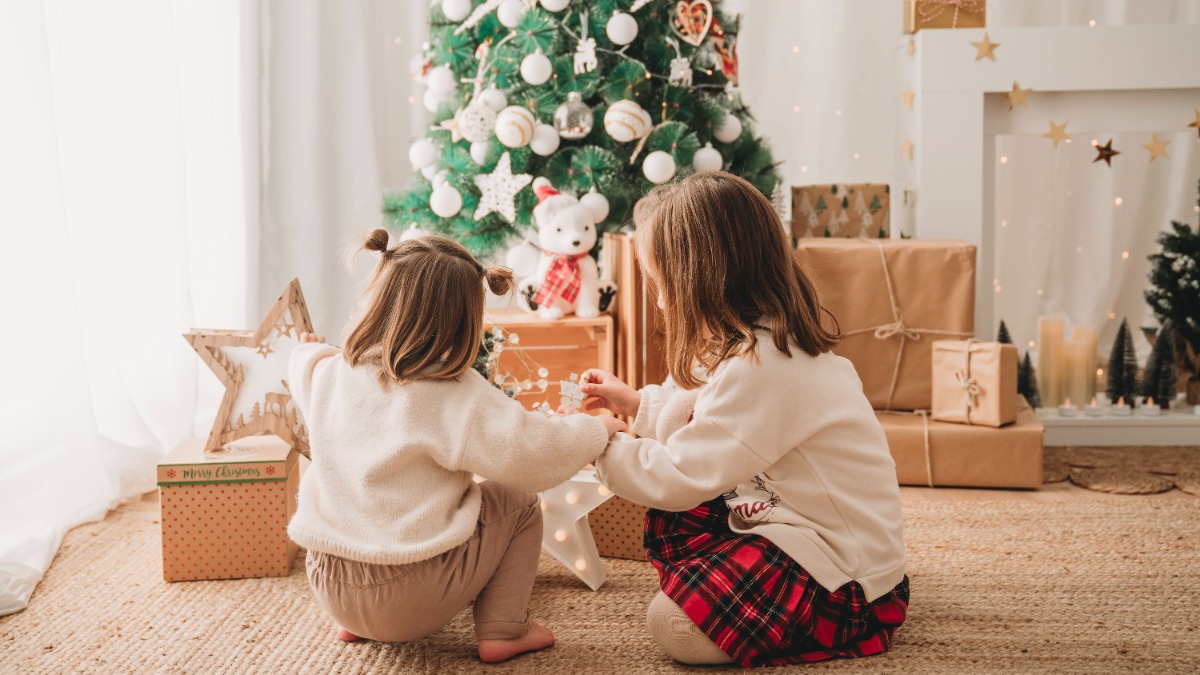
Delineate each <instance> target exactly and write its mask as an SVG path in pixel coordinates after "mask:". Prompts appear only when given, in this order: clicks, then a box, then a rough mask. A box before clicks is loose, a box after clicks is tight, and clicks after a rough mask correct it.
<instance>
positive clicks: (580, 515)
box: [541, 471, 613, 591]
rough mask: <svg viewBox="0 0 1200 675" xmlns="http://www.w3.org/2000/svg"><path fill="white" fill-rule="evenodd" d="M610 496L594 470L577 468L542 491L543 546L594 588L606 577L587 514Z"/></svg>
mask: <svg viewBox="0 0 1200 675" xmlns="http://www.w3.org/2000/svg"><path fill="white" fill-rule="evenodd" d="M612 496H613V494H612V492H610V491H609V490H608V488H606V487H604V485H602V484H601V483H600V481H599V480H598V479H597V478H596V472H595V471H580V472H579V473H577V474H575V477H574V478H571V479H569V480H568V481H567V482H565V483H563V484H562V485H559V486H558V487H553V488H550V489H549V490H546V491H545V492H543V493H541V499H542V522H543V525H542V548H543V549H545V550H546V552H547V553H549V554H550V555H552V556H554V558H555V559H556V560H558V561H559V562H560V563H562V564H563V565H565V566H566V567H567V569H569V570H571V571H572V572H574V573H575V576H577V577H579V578H580V579H581V580H582V581H583V583H585V584H587V585H588V588H590V589H592V590H593V591H594V590H597V589H598V588H600V587H601V586H603V585H604V581H605V579H606V577H605V576H604V565H603V564H602V563H601V562H600V553H599V552H598V551H597V550H596V540H595V539H593V538H592V528H591V526H590V525H589V524H588V520H587V515H588V514H589V513H591V512H592V511H594V510H596V507H598V506H600V505H601V504H603V503H604V502H606V501H608V500H609V499H611V498H612Z"/></svg>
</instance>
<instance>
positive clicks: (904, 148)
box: [900, 138, 913, 160]
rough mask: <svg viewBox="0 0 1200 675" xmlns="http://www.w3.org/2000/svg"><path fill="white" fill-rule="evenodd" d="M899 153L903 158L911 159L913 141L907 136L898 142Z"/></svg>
mask: <svg viewBox="0 0 1200 675" xmlns="http://www.w3.org/2000/svg"><path fill="white" fill-rule="evenodd" d="M900 154H901V155H902V156H903V157H904V159H908V160H911V159H912V158H913V142H912V141H910V140H908V139H907V138H906V139H904V142H903V143H901V144H900Z"/></svg>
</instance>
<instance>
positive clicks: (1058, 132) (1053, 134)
mask: <svg viewBox="0 0 1200 675" xmlns="http://www.w3.org/2000/svg"><path fill="white" fill-rule="evenodd" d="M1068 124H1070V121H1067V122H1063V123H1062V124H1055V123H1054V120H1050V131H1047V132H1046V133H1044V134H1042V138H1049V139H1052V140H1053V141H1054V147H1056V148H1057V147H1058V144H1059V143H1061V142H1063V141H1066V142H1068V143H1070V142H1071V137H1070V136H1069V135H1067V125H1068Z"/></svg>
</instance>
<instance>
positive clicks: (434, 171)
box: [421, 163, 438, 181]
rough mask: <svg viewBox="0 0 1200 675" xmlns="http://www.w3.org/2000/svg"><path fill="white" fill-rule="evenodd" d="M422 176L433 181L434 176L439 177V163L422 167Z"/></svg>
mask: <svg viewBox="0 0 1200 675" xmlns="http://www.w3.org/2000/svg"><path fill="white" fill-rule="evenodd" d="M421 175H422V176H425V180H427V181H433V178H434V176H436V175H438V165H437V163H434V164H430V165H429V166H423V167H421Z"/></svg>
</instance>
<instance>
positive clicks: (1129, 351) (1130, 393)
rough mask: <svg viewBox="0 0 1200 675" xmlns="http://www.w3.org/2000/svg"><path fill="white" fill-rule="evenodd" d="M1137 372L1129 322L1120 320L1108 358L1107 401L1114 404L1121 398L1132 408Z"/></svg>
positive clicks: (1135, 392) (1136, 387) (1136, 386)
mask: <svg viewBox="0 0 1200 675" xmlns="http://www.w3.org/2000/svg"><path fill="white" fill-rule="evenodd" d="M1137 371H1138V365H1137V355H1136V354H1135V353H1134V351H1133V335H1132V334H1131V333H1130V332H1129V322H1128V321H1127V320H1125V319H1121V327H1120V328H1118V329H1117V337H1116V339H1114V340H1113V346H1112V351H1111V352H1109V357H1108V400H1110V401H1112V402H1113V403H1116V402H1117V401H1118V400H1120V399H1122V398H1123V399H1125V402H1126V403H1128V404H1129V405H1130V406H1131V407H1132V406H1133V405H1134V402H1135V400H1136V399H1135V396H1136V394H1137V392H1138V385H1137Z"/></svg>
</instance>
